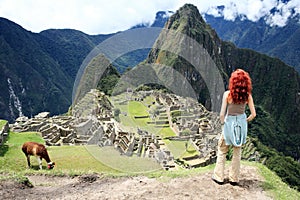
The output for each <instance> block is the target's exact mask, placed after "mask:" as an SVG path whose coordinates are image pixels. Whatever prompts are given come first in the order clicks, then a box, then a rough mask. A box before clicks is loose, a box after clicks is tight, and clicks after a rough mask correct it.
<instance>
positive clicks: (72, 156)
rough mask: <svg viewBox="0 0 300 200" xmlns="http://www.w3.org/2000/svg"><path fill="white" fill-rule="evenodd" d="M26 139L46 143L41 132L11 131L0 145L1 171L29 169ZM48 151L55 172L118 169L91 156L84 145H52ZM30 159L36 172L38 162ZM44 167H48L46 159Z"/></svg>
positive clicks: (100, 171)
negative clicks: (23, 145) (25, 151)
mask: <svg viewBox="0 0 300 200" xmlns="http://www.w3.org/2000/svg"><path fill="white" fill-rule="evenodd" d="M25 141H34V142H39V143H44V141H43V139H42V138H41V136H40V134H39V133H32V132H27V133H14V132H10V133H9V137H8V140H7V142H6V143H5V144H4V145H3V146H0V172H23V171H24V170H26V169H27V161H26V157H25V155H24V153H23V152H22V150H21V147H22V144H23V143H24V142H25ZM47 151H48V153H49V156H50V159H51V160H52V161H54V162H55V163H56V166H55V168H54V169H53V170H52V171H53V172H54V173H65V172H66V173H76V172H78V173H87V172H99V173H103V172H107V173H110V172H115V171H116V170H114V169H111V168H110V167H107V166H106V165H104V164H102V163H101V162H99V161H98V160H97V159H95V158H94V157H93V156H91V154H90V153H89V152H88V151H87V149H86V148H85V147H84V146H61V147H59V146H51V147H48V148H47ZM30 160H31V165H32V169H30V170H29V171H32V172H34V171H36V169H38V162H37V160H36V158H35V157H33V156H32V157H31V159H30ZM75 163H76V164H75ZM43 167H44V168H45V167H46V162H45V161H44V160H43ZM27 171H28V170H27Z"/></svg>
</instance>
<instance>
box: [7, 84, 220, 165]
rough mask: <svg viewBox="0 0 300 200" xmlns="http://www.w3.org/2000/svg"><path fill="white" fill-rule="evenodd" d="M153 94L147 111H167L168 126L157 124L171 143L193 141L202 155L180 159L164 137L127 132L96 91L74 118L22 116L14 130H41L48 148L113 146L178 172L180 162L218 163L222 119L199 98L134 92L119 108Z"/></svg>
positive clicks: (80, 104) (74, 109)
mask: <svg viewBox="0 0 300 200" xmlns="http://www.w3.org/2000/svg"><path fill="white" fill-rule="evenodd" d="M148 96H152V97H153V99H155V101H154V102H151V105H148V107H149V108H150V107H151V106H153V105H155V106H157V108H158V109H159V113H165V114H164V116H162V115H161V114H160V115H159V116H154V118H158V119H159V120H162V121H165V122H167V124H155V125H156V126H164V125H167V126H170V128H171V129H172V130H173V131H174V132H175V133H176V136H175V137H170V138H168V139H170V140H184V141H190V142H191V144H192V145H193V146H194V147H195V149H196V150H197V151H198V152H199V155H198V156H193V157H187V158H183V159H182V160H177V161H176V160H174V157H173V155H172V153H171V152H170V151H169V150H168V149H167V146H166V145H165V144H164V142H163V141H162V138H160V136H157V135H154V134H152V133H148V132H147V131H144V130H141V129H139V128H138V129H137V131H136V132H128V131H125V130H123V129H122V128H121V126H120V124H119V122H117V121H116V120H115V119H114V116H113V109H114V107H113V105H112V103H111V102H110V100H109V99H108V97H107V96H106V95H105V94H104V93H102V92H100V91H98V90H95V89H93V90H91V91H90V92H89V93H87V94H86V95H85V96H84V98H82V99H81V100H80V101H79V102H78V103H77V104H76V105H75V106H73V107H72V110H71V112H72V115H60V116H52V117H50V113H49V112H42V113H39V114H38V115H36V116H34V117H33V118H30V119H29V118H27V117H25V116H22V117H19V118H18V119H16V122H15V123H14V124H11V125H10V128H11V130H12V131H14V132H25V131H26V132H27V131H33V132H40V133H41V135H42V137H43V139H44V140H45V143H46V144H47V145H49V146H60V145H90V144H93V145H98V146H99V147H103V146H114V147H115V149H117V150H118V151H119V152H120V153H121V154H122V155H126V156H140V157H149V158H153V159H154V160H156V161H157V162H158V163H160V164H161V166H162V167H163V168H164V169H174V168H175V161H176V163H177V164H182V166H183V167H186V168H193V167H199V166H206V165H208V164H210V163H213V162H214V161H215V159H216V149H217V140H218V138H217V137H218V134H219V131H220V130H221V129H220V126H221V125H220V123H219V120H218V117H217V116H216V115H215V114H214V113H211V112H208V111H207V110H206V109H205V108H204V107H203V106H202V105H201V104H199V103H198V102H196V101H195V100H192V99H187V98H182V97H179V96H176V95H174V94H167V93H161V92H158V91H147V92H143V91H140V92H133V94H132V95H130V98H129V97H128V98H127V99H125V100H124V99H122V102H120V104H121V103H122V105H123V104H124V105H125V104H127V102H128V101H129V100H136V101H143V100H144V99H145V98H146V97H148ZM176 111H180V112H181V113H184V115H182V116H176V122H175V121H174V119H173V118H172V116H171V114H170V113H172V112H176ZM166 113H169V114H166ZM184 130H189V134H188V135H184V134H183V132H184Z"/></svg>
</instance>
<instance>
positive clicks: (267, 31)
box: [205, 15, 300, 73]
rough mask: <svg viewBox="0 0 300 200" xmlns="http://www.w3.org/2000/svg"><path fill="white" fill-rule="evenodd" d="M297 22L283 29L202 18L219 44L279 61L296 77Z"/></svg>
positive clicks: (299, 27)
mask: <svg viewBox="0 0 300 200" xmlns="http://www.w3.org/2000/svg"><path fill="white" fill-rule="evenodd" d="M299 18H300V17H299V16H295V17H293V18H290V19H289V20H288V22H287V24H286V26H284V27H278V26H272V27H271V26H269V25H268V24H266V22H265V20H263V19H261V20H259V21H257V22H252V21H250V20H245V19H241V18H237V19H236V20H235V21H228V20H225V19H224V18H223V17H214V16H211V15H205V19H206V22H207V23H209V24H210V25H211V26H212V27H213V28H214V29H215V30H216V31H217V33H218V35H219V36H220V37H221V38H222V39H223V40H226V41H231V42H233V43H234V44H235V45H237V46H238V47H240V48H250V49H253V50H255V51H258V52H261V53H265V54H267V55H270V56H273V57H277V58H280V59H281V60H283V61H284V62H285V63H287V64H289V65H291V66H293V67H295V68H296V70H297V71H298V72H299V73H300V57H299V56H297V55H299V52H300V23H299Z"/></svg>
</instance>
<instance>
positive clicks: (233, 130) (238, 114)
mask: <svg viewBox="0 0 300 200" xmlns="http://www.w3.org/2000/svg"><path fill="white" fill-rule="evenodd" d="M251 92H252V83H251V78H250V76H249V74H248V73H247V72H245V71H244V70H242V69H237V70H236V71H234V72H233V73H232V74H231V77H230V79H229V90H228V91H225V92H224V94H223V100H222V106H221V112H220V120H221V124H222V135H221V137H220V139H219V142H218V154H217V162H216V166H215V169H214V174H213V176H212V180H213V181H215V182H216V183H218V184H223V183H224V168H225V161H226V154H227V152H228V149H229V146H230V145H232V146H233V156H232V161H231V166H230V168H229V183H230V184H232V185H237V184H238V182H239V174H240V161H241V146H242V144H245V143H246V137H247V130H248V127H247V125H248V124H247V122H249V121H251V120H253V119H254V118H255V116H256V111H255V107H254V102H253V98H252V95H251ZM247 104H248V106H249V109H250V112H251V114H250V115H249V116H248V117H247V116H246V114H245V108H246V105H247ZM226 110H227V113H226V116H225V112H226Z"/></svg>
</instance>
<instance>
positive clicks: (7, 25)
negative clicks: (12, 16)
mask: <svg viewBox="0 0 300 200" xmlns="http://www.w3.org/2000/svg"><path fill="white" fill-rule="evenodd" d="M39 37H40V36H39V35H37V34H35V33H32V32H29V31H26V30H25V29H23V28H22V27H21V26H19V25H17V24H15V23H13V22H11V21H9V20H7V19H4V18H0V71H1V76H0V85H1V91H0V113H1V116H0V117H1V118H4V119H8V120H13V119H15V118H16V117H18V116H20V115H23V114H26V116H32V115H35V114H36V113H37V112H40V111H42V110H45V111H50V110H51V113H52V114H58V113H62V112H63V111H67V108H68V106H69V104H70V95H71V92H70V90H69V89H70V88H71V87H72V81H71V79H70V76H69V75H68V74H66V73H65V72H64V71H62V70H61V68H60V65H59V64H58V63H57V61H56V60H55V59H53V58H52V57H51V56H50V55H49V54H48V53H47V52H46V51H45V50H43V48H42V47H41V45H40V43H39V42H38V40H39V39H40V38H39Z"/></svg>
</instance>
